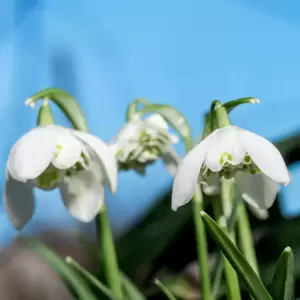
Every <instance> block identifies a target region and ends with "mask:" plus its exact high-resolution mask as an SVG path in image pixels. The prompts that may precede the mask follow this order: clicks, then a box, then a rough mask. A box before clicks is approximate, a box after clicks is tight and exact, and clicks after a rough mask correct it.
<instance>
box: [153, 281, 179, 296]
mask: <svg viewBox="0 0 300 300" xmlns="http://www.w3.org/2000/svg"><path fill="white" fill-rule="evenodd" d="M154 283H155V285H156V286H157V287H158V288H159V289H160V290H161V291H162V292H163V293H164V294H165V296H166V297H167V298H168V299H169V300H176V298H175V296H174V295H173V294H172V293H171V292H170V291H169V289H168V288H167V287H166V286H165V285H164V284H163V283H162V282H161V281H160V280H158V279H155V281H154Z"/></svg>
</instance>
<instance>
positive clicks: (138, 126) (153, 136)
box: [112, 114, 180, 175]
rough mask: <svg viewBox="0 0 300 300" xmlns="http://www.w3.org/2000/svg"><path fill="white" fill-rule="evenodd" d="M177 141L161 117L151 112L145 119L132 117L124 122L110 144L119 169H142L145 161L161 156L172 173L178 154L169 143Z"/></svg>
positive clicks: (175, 166) (149, 161)
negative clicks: (132, 118)
mask: <svg viewBox="0 0 300 300" xmlns="http://www.w3.org/2000/svg"><path fill="white" fill-rule="evenodd" d="M178 141H179V139H178V137H177V136H175V135H173V134H171V133H170V132H169V128H168V124H167V122H166V121H165V120H164V118H163V117H162V116H160V115H159V114H153V115H151V116H150V117H148V118H146V119H145V120H141V119H134V120H133V121H130V122H128V123H127V124H125V126H124V127H123V128H122V129H121V130H120V132H119V134H118V135H117V136H116V138H115V139H114V141H113V144H112V148H113V149H114V151H115V153H116V156H117V159H118V163H119V167H120V169H121V170H122V169H123V170H129V169H135V170H136V171H137V172H139V173H144V171H145V167H146V166H147V165H149V164H152V163H154V162H155V161H156V160H157V159H159V158H161V159H162V160H163V162H164V164H165V166H166V168H167V170H168V171H169V172H170V173H171V174H172V175H174V174H175V172H176V169H177V166H178V164H179V162H180V157H179V155H178V154H177V153H176V152H175V150H174V149H173V148H172V145H173V144H176V143H178Z"/></svg>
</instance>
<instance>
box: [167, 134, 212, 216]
mask: <svg viewBox="0 0 300 300" xmlns="http://www.w3.org/2000/svg"><path fill="white" fill-rule="evenodd" d="M209 142H210V139H207V138H206V139H204V140H203V141H202V142H201V143H200V144H198V145H197V146H196V147H195V148H193V149H192V150H191V151H190V152H189V153H188V154H187V155H186V156H185V157H184V158H183V160H182V161H181V163H180V164H179V166H178V169H177V172H176V175H175V179H174V183H173V189H172V209H173V210H177V209H178V207H180V206H182V205H184V204H186V203H187V202H189V201H190V200H191V199H192V197H193V194H194V192H195V188H196V185H197V182H198V177H199V172H200V169H201V166H202V164H203V161H204V157H205V154H206V152H207V149H208V148H209Z"/></svg>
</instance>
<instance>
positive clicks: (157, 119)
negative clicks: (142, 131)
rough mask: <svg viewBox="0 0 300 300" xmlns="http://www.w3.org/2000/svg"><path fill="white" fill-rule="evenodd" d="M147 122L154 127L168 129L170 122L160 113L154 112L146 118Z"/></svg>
mask: <svg viewBox="0 0 300 300" xmlns="http://www.w3.org/2000/svg"><path fill="white" fill-rule="evenodd" d="M145 123H146V124H147V125H150V126H152V127H154V128H158V129H163V130H166V131H167V130H168V123H167V122H166V121H165V119H164V118H163V117H162V116H161V115H159V114H153V115H151V116H149V117H148V118H146V119H145Z"/></svg>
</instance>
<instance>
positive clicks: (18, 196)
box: [3, 174, 34, 230]
mask: <svg viewBox="0 0 300 300" xmlns="http://www.w3.org/2000/svg"><path fill="white" fill-rule="evenodd" d="M3 198H4V199H3V200H4V207H5V210H6V212H7V215H8V217H9V219H10V221H11V222H12V224H13V225H14V227H15V228H16V229H17V230H21V229H22V228H23V227H24V226H25V225H26V224H27V223H28V221H29V220H30V219H31V218H32V216H33V213H34V195H33V188H32V186H31V185H30V184H28V183H23V182H20V181H18V180H16V179H14V178H13V177H12V176H10V175H9V174H8V175H7V178H6V182H5V187H4V195H3Z"/></svg>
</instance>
